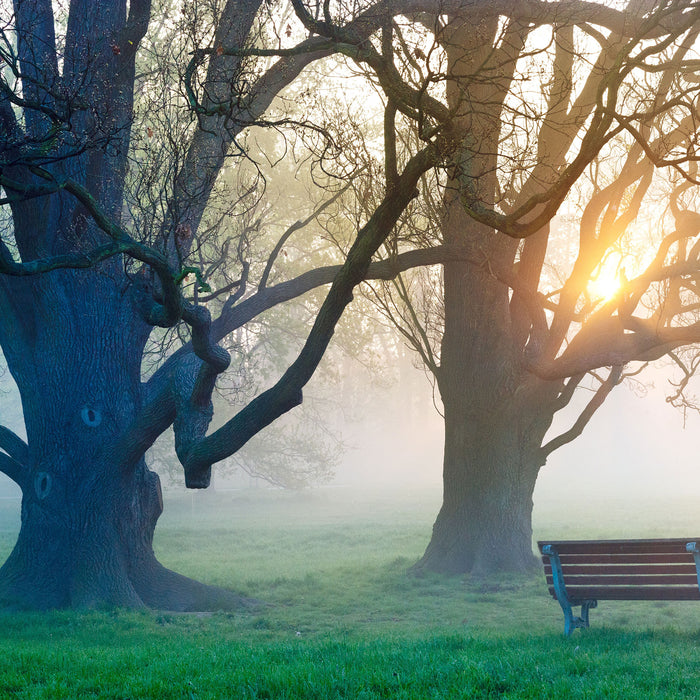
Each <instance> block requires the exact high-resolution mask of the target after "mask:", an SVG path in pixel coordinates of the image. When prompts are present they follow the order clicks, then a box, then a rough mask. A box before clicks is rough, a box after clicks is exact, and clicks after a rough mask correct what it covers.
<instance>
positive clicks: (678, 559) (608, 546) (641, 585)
mask: <svg viewBox="0 0 700 700" xmlns="http://www.w3.org/2000/svg"><path fill="white" fill-rule="evenodd" d="M538 546H539V549H540V552H541V554H542V561H543V562H544V572H545V576H546V578H547V585H548V587H549V592H550V593H551V594H552V596H553V597H554V598H556V599H557V600H558V601H559V605H561V609H562V610H563V611H564V633H565V634H566V635H567V636H568V635H570V634H571V633H572V632H573V631H574V630H575V629H576V628H577V627H588V611H589V610H590V609H591V608H595V607H596V606H597V604H598V601H599V600H700V537H698V538H695V539H693V538H684V539H665V540H588V541H582V540H576V541H561V542H554V541H546V542H538ZM578 606H580V608H581V611H580V615H574V613H573V608H575V607H578Z"/></svg>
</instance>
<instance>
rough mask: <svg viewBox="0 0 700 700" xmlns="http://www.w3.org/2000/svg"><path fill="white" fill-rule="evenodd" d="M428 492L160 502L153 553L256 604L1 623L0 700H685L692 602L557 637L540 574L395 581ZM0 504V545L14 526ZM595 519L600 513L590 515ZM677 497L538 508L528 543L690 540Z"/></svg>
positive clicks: (604, 609) (695, 691)
mask: <svg viewBox="0 0 700 700" xmlns="http://www.w3.org/2000/svg"><path fill="white" fill-rule="evenodd" d="M438 500H439V494H437V493H427V494H426V493H424V494H416V493H407V494H402V495H401V497H400V498H398V499H395V500H390V499H389V498H387V497H380V496H376V495H372V496H369V495H366V494H361V493H359V492H356V493H353V492H347V491H342V492H341V491H333V490H325V491H321V492H314V493H309V494H297V495H294V494H288V493H281V492H274V491H257V492H250V493H228V494H214V495H208V494H195V495H193V496H190V495H186V496H171V497H170V498H169V499H168V503H167V504H166V508H167V510H166V513H165V514H164V516H163V518H162V520H161V526H160V527H159V532H158V539H157V543H156V548H157V550H158V553H159V556H160V557H161V559H162V561H163V562H164V563H165V564H167V565H168V566H171V567H173V568H176V569H177V570H178V571H181V572H182V573H185V574H188V575H191V576H196V577H198V578H200V579H203V580H206V581H207V582H209V583H215V584H219V585H225V586H229V587H232V588H235V589H236V590H239V591H241V592H243V593H246V594H248V595H250V596H254V597H256V598H257V599H258V600H260V601H261V604H260V605H259V606H258V607H257V608H256V609H255V610H253V611H252V612H248V613H237V614H226V613H219V614H212V615H197V614H190V615H178V614H168V613H153V612H147V613H133V612H125V611H115V612H110V613H106V612H89V613H67V612H60V613H51V614H47V615H34V614H32V615H27V614H24V615H0V698H5V697H8V698H10V697H12V698H134V699H136V698H185V699H191V698H319V699H321V698H352V699H354V698H416V699H423V698H425V699H429V698H697V697H700V679H698V676H697V674H696V669H697V668H698V664H699V663H700V605H697V604H694V603H677V604H676V603H672V604H671V603H668V604H667V603H613V602H610V603H607V602H603V603H601V605H600V607H599V608H598V609H596V610H593V611H592V612H591V621H592V625H593V626H592V629H590V630H586V631H584V632H580V631H577V632H576V633H575V634H574V635H573V636H572V637H571V638H570V639H566V638H564V637H563V634H562V631H563V616H562V614H561V611H560V609H559V606H558V605H557V603H556V602H555V601H553V600H552V599H550V598H549V597H548V595H547V591H546V589H545V586H544V582H543V577H542V574H541V573H539V572H538V574H537V575H533V576H524V577H515V578H513V577H511V578H505V577H504V578H502V579H500V580H496V581H489V582H488V583H486V582H483V581H479V580H474V579H469V578H466V579H465V578H459V577H458V578H448V579H445V578H441V577H434V576H425V577H421V578H417V577H414V576H408V575H407V573H406V572H407V569H408V568H409V567H410V565H411V564H412V563H413V562H414V561H415V560H416V559H417V558H418V556H419V555H420V554H421V551H422V548H423V547H424V546H425V544H426V541H427V537H428V535H429V532H430V526H431V523H432V519H433V517H434V515H435V513H436V510H437V504H438ZM16 510H17V504H16V503H14V504H13V503H0V554H1V555H3V556H4V555H6V554H7V552H8V551H9V548H10V547H11V545H12V542H13V538H14V534H15V531H16V526H17V523H16V520H17V513H16ZM600 513H605V518H606V520H605V522H603V521H602V520H601V517H600ZM699 521H700V518H699V517H698V513H697V510H696V509H695V508H694V507H693V504H692V503H691V502H690V501H688V502H683V501H679V502H678V503H674V504H673V505H672V506H667V507H664V508H657V507H652V506H651V505H650V504H648V505H647V506H646V507H644V505H643V504H641V505H640V503H639V502H636V503H634V504H621V503H614V502H610V503H608V504H603V505H601V506H598V507H597V509H591V508H590V507H589V509H588V512H587V513H586V510H585V507H584V506H581V509H580V512H576V511H575V510H574V509H572V508H571V507H567V508H562V507H557V506H554V505H551V504H550V505H547V504H543V505H539V504H538V508H537V516H536V533H535V534H536V536H543V537H553V536H561V537H571V536H583V537H586V536H591V537H593V536H604V535H608V536H614V535H620V536H647V535H648V536H653V535H657V534H660V535H668V536H674V535H676V534H679V535H692V534H693V533H695V534H698V533H700V522H699Z"/></svg>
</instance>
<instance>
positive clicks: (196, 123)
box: [0, 0, 443, 609]
mask: <svg viewBox="0 0 700 700" xmlns="http://www.w3.org/2000/svg"><path fill="white" fill-rule="evenodd" d="M207 7H208V6H205V5H204V4H203V3H193V4H191V5H190V6H188V7H187V11H188V12H189V13H192V14H190V15H185V16H183V17H184V19H183V18H181V21H183V22H185V23H187V22H188V21H189V25H188V26H189V27H190V28H191V29H192V34H193V35H194V34H195V33H196V31H202V32H204V34H205V36H204V37H202V36H201V35H200V36H197V39H198V41H203V42H204V43H203V44H202V45H203V46H204V47H206V48H201V47H200V45H196V46H193V45H191V44H190V51H192V54H191V56H190V55H188V56H187V59H188V60H187V63H186V64H185V65H180V68H179V76H180V78H181V80H182V85H183V86H184V87H185V90H184V94H183V95H182V96H179V95H178V94H177V89H178V87H179V86H178V85H177V84H176V85H174V86H173V88H174V89H172V90H171V91H170V93H168V94H167V95H165V96H164V98H163V102H164V103H166V104H167V106H168V110H166V111H164V112H163V115H165V116H167V115H169V114H171V113H172V112H173V111H175V112H177V113H179V114H180V115H181V116H180V118H179V120H178V121H177V122H172V121H170V122H169V123H167V124H166V126H167V127H168V128H171V129H172V131H171V132H170V138H169V141H167V142H166V143H167V144H168V148H164V149H162V155H163V158H164V159H165V161H164V162H163V164H162V168H163V172H165V173H166V175H167V177H166V178H162V177H161V175H160V173H159V172H158V170H157V168H156V167H155V166H153V167H154V168H155V170H154V171H148V170H147V169H146V168H145V167H144V168H141V169H140V170H139V166H141V165H143V164H144V162H145V163H147V164H148V165H149V167H150V166H151V165H153V161H150V162H149V161H148V159H142V160H141V161H140V160H139V157H140V155H142V154H139V152H138V147H139V138H140V139H141V140H143V139H144V138H149V139H150V138H155V136H156V134H155V132H156V130H157V129H156V126H157V125H156V124H154V123H153V122H154V121H155V117H154V118H153V120H152V121H151V122H149V121H148V120H147V116H148V115H145V114H144V113H143V112H142V111H140V107H139V102H138V100H137V99H136V97H135V95H136V96H138V97H139V98H144V99H146V98H147V97H150V96H152V93H151V92H149V91H150V90H153V89H154V88H153V81H151V82H149V80H148V78H149V75H150V74H149V72H148V71H145V76H146V77H145V78H144V77H143V75H141V74H140V73H137V51H138V49H139V46H141V45H142V44H143V45H144V46H146V47H147V46H151V47H153V46H157V42H156V41H155V39H147V38H146V36H147V35H146V32H147V29H148V28H149V26H150V27H151V28H152V29H153V30H154V32H156V36H157V33H158V32H159V31H160V32H162V31H166V30H167V29H168V28H169V26H170V25H171V24H172V22H173V21H174V20H172V19H171V16H172V15H169V14H167V13H172V12H175V10H177V8H174V9H173V8H168V7H167V6H163V7H159V8H152V7H151V2H150V1H149V0H138V1H136V2H135V1H133V0H132V2H130V3H127V2H126V0H108V1H105V2H102V3H99V4H97V5H96V4H95V3H91V2H85V1H84V0H73V1H72V2H71V3H70V5H69V6H68V9H67V15H66V16H65V17H63V16H62V15H61V14H60V10H58V9H56V14H55V13H54V6H53V5H52V3H51V2H50V1H49V0H17V2H15V4H14V12H13V13H8V11H7V7H6V6H3V8H4V9H3V18H2V19H3V28H2V29H3V33H2V61H3V80H2V83H0V90H1V92H0V98H1V99H0V116H1V120H0V126H1V129H0V143H1V144H2V145H1V147H0V153H1V154H2V157H1V163H0V167H1V174H0V178H1V179H0V185H2V188H3V192H4V196H3V197H2V200H0V201H1V203H2V205H3V206H4V207H6V208H8V209H9V210H10V212H11V219H12V221H11V226H10V227H8V228H7V229H6V230H5V231H4V232H3V239H2V243H1V244H0V273H1V274H0V345H1V346H2V349H3V352H4V354H5V357H6V359H7V363H8V366H9V368H10V371H11V373H12V376H13V378H14V379H15V381H16V383H17V386H18V388H19V391H20V394H21V397H22V404H23V410H24V418H25V424H26V432H27V441H26V442H25V441H24V440H22V439H20V438H19V437H18V436H17V435H16V434H14V433H12V432H11V431H9V430H7V429H2V431H0V447H1V448H2V452H0V468H1V469H2V470H3V471H4V472H5V473H6V474H7V475H9V476H10V477H11V478H12V479H14V480H15V481H16V482H17V483H18V484H19V486H20V487H21V489H22V492H23V505H22V525H21V531H20V534H19V537H18V541H17V543H16V545H15V548H14V550H13V552H12V554H11V555H10V557H9V558H8V560H7V561H6V562H5V564H4V566H3V567H2V569H1V570H0V600H2V602H3V603H4V604H5V605H12V606H18V607H34V608H48V607H62V606H96V605H121V606H141V605H149V606H157V607H164V608H170V609H194V608H212V607H229V606H234V605H237V604H240V603H241V602H242V601H241V599H240V598H239V597H238V596H236V595H235V594H233V593H230V592H227V591H220V590H218V589H214V588H212V587H208V586H204V585H202V584H199V583H197V582H195V581H191V580H189V579H186V578H184V577H182V576H179V575H177V574H175V573H174V572H171V571H168V570H167V569H165V568H164V567H162V566H161V565H160V564H159V563H158V562H157V560H156V558H155V556H154V554H153V550H152V546H151V543H152V536H153V530H154V527H155V525H156V521H157V519H158V517H159V515H160V512H161V509H162V501H161V496H160V485H159V482H158V478H157V476H156V475H155V474H154V473H153V472H151V471H150V470H149V469H148V467H147V466H146V463H145V461H144V454H145V452H146V450H147V449H148V448H149V447H150V445H151V444H152V443H153V442H154V441H155V439H156V438H157V437H158V435H160V434H161V433H162V432H163V431H164V430H165V429H166V428H168V427H169V426H170V425H172V426H173V428H174V432H175V443H176V452H177V455H178V458H179V459H180V461H181V462H182V464H183V467H184V470H185V475H186V482H187V485H188V486H190V487H193V488H202V487H206V485H207V484H208V481H209V474H210V468H211V464H213V463H214V462H216V461H218V460H220V459H223V458H224V457H226V456H228V455H231V454H233V453H235V452H236V451H237V450H238V449H239V447H240V446H242V445H243V444H245V442H246V441H247V440H248V439H249V438H250V437H251V436H252V435H254V434H256V433H257V432H259V431H260V430H261V429H262V428H263V427H265V426H266V425H268V424H269V423H271V422H272V421H273V420H274V419H275V418H277V417H278V416H280V415H281V414H283V413H284V412H286V411H288V410H289V409H290V408H292V407H293V406H295V405H298V404H299V403H300V401H301V399H302V394H301V391H302V388H303V386H304V385H305V383H306V382H307V381H308V379H309V377H310V376H311V375H312V374H313V372H314V370H315V368H316V366H317V365H318V362H319V361H320V359H321V357H322V355H323V353H324V351H325V348H326V346H327V345H328V342H329V341H330V338H331V336H332V334H333V330H334V328H335V325H336V323H337V321H338V319H339V317H340V315H341V314H342V311H343V309H344V308H345V307H346V306H347V304H348V303H349V302H350V300H351V296H352V290H353V288H354V287H355V286H356V284H357V283H358V282H359V281H360V280H361V279H362V278H363V277H364V276H365V275H367V274H369V273H368V267H369V264H370V259H371V256H372V254H373V253H374V251H375V250H376V248H377V247H378V246H379V244H380V243H381V241H382V240H383V238H384V237H386V235H388V233H389V232H390V230H391V228H392V227H393V225H394V223H395V222H396V220H397V218H398V217H399V216H400V215H401V214H402V212H403V211H404V210H405V209H406V207H407V206H409V204H410V202H411V201H412V200H413V199H414V196H415V194H414V193H415V187H416V182H417V180H418V178H419V176H420V174H421V173H422V172H424V171H425V170H426V169H428V168H431V167H433V166H434V165H436V164H437V163H439V162H440V160H441V159H442V158H443V154H442V153H441V146H440V144H439V143H438V142H437V140H436V139H435V138H433V139H428V140H426V141H425V142H424V146H423V147H422V148H421V149H420V150H419V151H418V152H416V153H415V154H414V156H413V157H411V158H410V159H409V160H408V161H407V162H406V164H405V167H404V168H403V169H402V171H401V174H400V175H399V176H398V177H397V180H396V187H395V188H394V189H393V190H392V192H391V193H390V194H389V195H388V196H387V197H385V198H384V200H383V202H382V204H381V205H380V206H379V207H378V208H377V209H376V210H375V211H374V212H373V214H372V216H370V217H369V218H368V219H367V220H366V221H365V222H363V225H362V227H361V229H360V231H359V232H358V235H357V237H356V239H355V242H354V243H353V245H352V246H351V248H350V251H349V253H348V255H347V257H346V259H345V261H344V263H343V264H342V265H340V266H338V265H336V266H335V267H333V266H331V267H320V268H318V269H310V270H308V271H307V272H306V273H305V274H302V275H301V276H299V277H297V278H296V279H293V280H287V281H286V282H280V283H279V284H275V285H273V286H268V285H267V284H266V282H265V281H264V280H261V281H260V282H259V284H258V288H257V289H256V290H255V291H254V292H250V291H248V289H247V287H246V283H247V282H248V279H247V276H248V267H249V266H248V263H247V260H246V258H245V246H243V245H242V246H240V247H239V249H238V253H239V255H238V256H232V257H231V258H230V259H229V260H228V264H231V265H237V266H238V269H239V273H240V274H239V277H238V279H237V280H233V281H232V283H231V284H230V285H228V287H229V289H230V290H232V291H231V294H230V295H228V296H226V297H221V295H220V294H219V298H220V299H221V300H222V301H221V303H220V304H219V306H218V309H217V307H216V306H215V307H214V308H215V309H217V310H218V316H217V317H216V319H214V320H213V321H212V320H211V318H210V312H209V311H208V310H207V307H206V306H205V304H204V303H200V301H199V299H200V298H201V297H203V296H204V295H205V294H206V293H207V287H208V285H207V281H206V279H204V277H203V274H204V272H205V271H204V270H203V269H202V268H201V267H200V266H198V263H199V259H198V257H197V256H198V255H200V254H201V255H206V249H205V247H204V245H203V240H204V234H205V232H206V226H207V221H208V219H207V217H208V216H211V209H212V207H211V202H212V197H213V196H214V194H215V191H216V186H217V182H218V181H219V176H220V174H221V173H222V172H223V171H224V170H225V168H226V167H227V166H228V164H229V162H230V161H231V156H232V155H237V156H239V157H246V153H245V149H243V148H241V146H242V143H243V139H244V132H245V130H246V129H249V128H251V127H252V126H253V125H255V124H259V125H261V126H263V127H265V126H269V127H271V128H272V127H274V128H278V129H282V128H285V127H286V126H291V127H294V128H296V129H298V130H302V131H303V130H308V133H311V134H317V135H318V136H319V139H321V140H324V141H325V142H326V143H330V141H329V139H330V137H331V135H330V134H327V133H325V131H324V128H323V125H319V124H313V123H311V122H310V121H307V123H305V124H301V123H295V120H294V119H293V118H288V117H287V116H286V115H284V114H283V115H281V116H280V118H278V119H277V118H274V117H271V118H270V119H269V120H266V119H265V118H263V114H264V113H265V112H266V111H269V110H270V105H271V103H272V101H273V98H274V97H275V95H277V94H278V93H279V92H280V91H281V90H282V89H283V88H284V87H286V86H288V85H289V84H290V83H291V82H292V81H294V80H295V78H296V77H297V76H298V75H299V73H300V71H301V70H302V69H303V67H304V66H305V65H307V64H308V63H309V62H310V61H312V60H315V59H319V58H322V57H323V56H326V55H328V54H329V53H330V49H329V48H328V46H327V42H319V41H317V40H316V39H314V38H313V37H311V38H303V39H302V40H301V42H300V43H301V46H302V49H303V51H295V52H292V53H291V55H286V56H282V57H280V58H279V60H275V61H273V62H272V64H271V65H269V66H267V67H266V66H264V65H261V61H260V60H258V59H257V58H255V57H249V56H245V55H241V47H244V46H252V45H254V44H256V43H257V44H258V45H261V44H264V42H265V41H266V40H267V38H268V37H267V36H266V35H265V31H266V30H267V28H269V26H270V24H269V23H266V19H267V20H269V19H270V16H269V14H268V16H267V17H266V16H265V13H266V12H268V8H267V6H266V5H265V4H264V3H263V2H262V0H260V1H258V2H235V1H234V0H231V1H230V2H228V3H226V4H225V6H223V7H222V8H220V11H219V12H215V13H214V14H213V15H212V14H209V13H208V10H207ZM273 9H274V8H273ZM269 12H272V10H269ZM154 19H157V20H158V21H157V22H154V21H153V20H154ZM149 23H150V24H149ZM182 36H183V35H182V34H180V35H179V38H180V39H181V40H182ZM149 41H150V44H149V43H148V42H149ZM229 49H231V50H230V51H229ZM163 75H166V73H163ZM188 114H189V115H194V116H193V118H189V119H188V117H187V115H188ZM166 121H167V120H166ZM153 172H155V175H153ZM149 182H150V183H151V184H152V185H153V187H155V188H156V189H157V188H158V187H159V186H160V194H159V195H158V196H157V197H155V198H153V197H151V193H152V192H153V188H151V189H150V190H149V189H148V187H145V185H144V183H146V184H147V183H149ZM139 187H140V189H139ZM130 188H131V189H130ZM134 193H136V194H139V193H140V194H139V196H136V195H135V194H134ZM144 202H146V203H147V204H149V203H150V204H151V205H152V206H151V209H150V210H148V209H147V210H144V208H143V204H144ZM125 205H128V207H129V208H128V209H125ZM139 206H140V207H141V208H140V210H139ZM149 216H150V219H149ZM147 220H150V224H149V225H148V226H144V221H147ZM140 226H144V227H143V228H139V227H140ZM275 256H276V252H275V251H273V254H272V256H271V257H270V264H273V263H274V259H275ZM205 262H206V263H207V264H210V263H211V262H212V260H206V261H205ZM187 274H189V275H191V276H193V277H194V278H195V279H196V284H197V287H196V289H194V290H193V288H192V284H191V283H190V285H189V286H188V284H187V281H186V278H185V276H186V275H187ZM380 274H381V271H380ZM323 284H330V285H331V286H330V291H329V293H328V296H327V297H326V299H325V301H324V302H323V304H322V305H321V307H320V309H319V310H318V313H317V315H316V319H315V322H314V324H313V326H312V328H311V330H310V332H309V336H308V339H307V341H306V343H305V345H304V348H303V349H302V351H301V353H300V354H299V355H298V357H297V358H296V359H295V360H294V361H293V362H292V363H291V365H290V366H289V368H288V369H287V371H286V372H285V373H284V374H283V376H282V377H281V378H280V379H279V381H277V382H276V383H275V384H274V385H273V386H272V387H271V388H269V389H268V390H266V391H265V392H263V393H262V394H260V395H259V396H257V397H256V398H255V399H254V400H253V401H251V402H249V403H248V405H246V406H245V407H244V408H243V409H242V410H241V411H240V412H239V413H238V414H237V415H236V416H234V417H233V418H232V419H231V420H229V421H227V422H226V423H225V424H224V425H223V426H222V427H220V428H219V429H217V430H216V431H214V432H212V433H211V434H209V435H207V434H206V433H207V428H208V426H209V423H210V420H211V394H212V391H213V388H214V385H215V381H216V378H217V376H218V375H219V374H221V373H222V372H223V371H224V370H225V369H226V367H227V366H228V363H229V357H228V354H227V353H226V352H225V351H224V350H223V348H222V347H221V346H219V345H217V343H218V342H219V341H220V340H221V339H222V338H224V337H225V336H226V335H227V334H229V333H231V332H232V331H234V330H235V329H236V328H240V327H241V326H242V325H243V324H245V323H246V322H248V321H249V320H250V319H252V318H254V317H255V316H256V315H258V314H260V313H261V312H262V311H264V310H265V309H267V308H270V307H271V306H273V305H275V304H277V303H281V302H283V301H284V300H286V299H289V298H292V297H294V296H298V295H299V294H302V293H304V292H305V291H308V290H309V289H312V288H314V287H317V286H319V285H323ZM218 291H219V292H221V291H222V290H218ZM175 326H178V327H179V328H180V329H181V331H182V333H183V334H184V336H185V341H186V342H185V344H184V345H182V347H181V348H180V349H179V350H176V351H175V352H171V354H170V355H169V356H168V357H167V359H165V360H164V361H163V362H162V363H161V364H160V365H159V366H158V368H157V369H156V370H155V371H154V372H153V373H152V374H151V375H150V377H148V378H147V379H146V380H145V381H142V373H141V372H142V362H143V357H144V352H145V348H146V346H147V343H148V341H149V338H150V337H152V336H153V333H154V329H158V328H166V329H167V328H172V327H175Z"/></svg>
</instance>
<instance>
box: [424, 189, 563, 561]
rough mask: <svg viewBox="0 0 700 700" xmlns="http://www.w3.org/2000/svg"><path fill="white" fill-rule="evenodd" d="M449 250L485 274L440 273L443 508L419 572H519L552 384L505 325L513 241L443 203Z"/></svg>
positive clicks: (527, 557)
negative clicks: (479, 253) (465, 242)
mask: <svg viewBox="0 0 700 700" xmlns="http://www.w3.org/2000/svg"><path fill="white" fill-rule="evenodd" d="M442 228H443V235H444V239H445V243H447V244H450V245H458V244H459V241H460V239H461V238H462V237H469V238H470V239H471V240H472V241H476V242H477V243H478V246H476V247H478V248H479V249H481V250H483V254H484V263H483V265H481V266H479V265H475V264H470V263H462V262H451V263H448V264H446V265H445V268H444V270H445V272H444V302H445V330H444V335H443V339H442V348H441V358H440V370H439V374H438V386H439V389H440V395H441V398H442V401H443V405H444V415H445V453H444V465H443V488H444V494H443V505H442V508H441V510H440V513H439V515H438V517H437V520H436V522H435V526H434V528H433V534H432V539H431V541H430V543H429V545H428V548H427V550H426V552H425V554H424V556H423V558H422V559H421V560H420V561H419V562H418V564H417V567H416V568H417V569H418V570H420V569H422V568H425V569H429V570H434V571H440V572H447V573H466V572H474V573H480V574H486V573H490V572H494V571H522V570H525V569H527V568H529V567H530V566H532V564H533V562H534V558H533V554H532V527H531V517H532V494H533V490H534V487H535V481H536V479H537V474H538V471H539V469H540V467H541V466H542V464H543V459H542V456H541V451H540V446H541V444H542V439H543V437H544V435H545V433H546V431H547V429H548V427H549V425H550V424H551V420H552V415H553V409H552V401H553V399H554V397H556V395H557V392H558V383H556V382H543V381H540V380H538V379H537V378H535V377H533V376H532V375H529V374H528V373H527V372H526V371H525V370H524V368H523V358H522V347H521V345H520V343H519V342H518V340H517V339H516V329H515V328H514V326H513V323H512V318H511V297H510V293H509V288H508V286H507V285H506V284H505V283H504V282H503V281H501V280H499V279H498V277H497V272H498V271H499V270H504V269H505V270H509V269H510V268H511V267H512V265H513V261H514V259H515V255H516V252H517V242H514V241H513V240H511V239H508V238H506V237H505V236H500V235H497V234H495V233H494V232H492V231H490V230H488V229H485V228H484V227H482V226H481V225H479V224H476V223H475V222H473V221H472V220H471V219H470V218H469V217H468V216H467V214H466V213H465V212H464V209H463V208H462V207H461V205H460V202H459V199H457V198H455V199H453V200H452V201H451V202H448V203H447V216H446V218H445V220H444V222H443V227H442Z"/></svg>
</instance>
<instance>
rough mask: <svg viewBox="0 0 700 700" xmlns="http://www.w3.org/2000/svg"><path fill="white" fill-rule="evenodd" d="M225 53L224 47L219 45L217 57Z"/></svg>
mask: <svg viewBox="0 0 700 700" xmlns="http://www.w3.org/2000/svg"><path fill="white" fill-rule="evenodd" d="M223 53H224V47H223V46H222V45H221V44H219V45H218V46H217V47H216V55H217V56H221V55H222V54H223Z"/></svg>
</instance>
